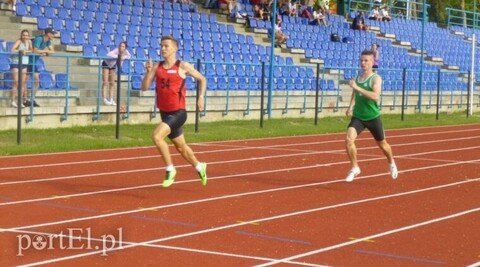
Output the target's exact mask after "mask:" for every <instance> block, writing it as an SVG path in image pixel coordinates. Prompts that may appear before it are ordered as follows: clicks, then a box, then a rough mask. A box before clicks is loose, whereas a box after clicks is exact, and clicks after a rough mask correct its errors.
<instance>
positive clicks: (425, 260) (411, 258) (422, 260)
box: [356, 249, 446, 265]
mask: <svg viewBox="0 0 480 267" xmlns="http://www.w3.org/2000/svg"><path fill="white" fill-rule="evenodd" d="M356 252H358V253H362V254H370V255H375V256H382V257H387V258H395V259H403V260H409V261H416V262H426V263H432V264H439V265H445V264H446V263H445V262H443V261H436V260H428V259H419V258H413V257H407V256H400V255H394V254H388V253H382V252H375V251H368V250H362V249H357V250H356Z"/></svg>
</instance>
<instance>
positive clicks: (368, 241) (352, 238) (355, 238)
mask: <svg viewBox="0 0 480 267" xmlns="http://www.w3.org/2000/svg"><path fill="white" fill-rule="evenodd" d="M348 239H350V240H357V239H359V238H358V237H349V238H348ZM363 242H366V243H375V242H376V241H375V240H370V239H367V240H363Z"/></svg>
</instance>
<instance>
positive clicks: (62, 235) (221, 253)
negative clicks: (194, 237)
mask: <svg viewBox="0 0 480 267" xmlns="http://www.w3.org/2000/svg"><path fill="white" fill-rule="evenodd" d="M0 232H2V231H1V229H0ZM12 233H13V232H12ZM14 233H23V234H29V235H41V236H50V235H56V236H57V237H62V238H63V239H68V240H76V241H77V240H78V241H81V240H84V241H87V242H88V241H91V242H99V243H103V242H106V243H109V244H112V240H109V239H105V240H104V239H100V238H95V237H84V236H81V235H80V236H78V235H76V236H70V235H66V234H58V233H57V234H54V233H47V232H38V231H19V232H14ZM123 244H126V245H135V244H138V243H136V242H129V241H126V240H122V245H123ZM144 247H149V248H158V249H168V250H176V251H184V252H193V253H201V254H209V255H215V256H222V257H233V258H240V259H251V260H258V261H272V260H275V259H273V258H269V257H260V256H250V255H244V254H235V253H227V252H219V251H212V250H204V249H194V248H187V247H178V246H168V245H157V244H145V245H144ZM110 251H111V250H108V249H107V250H106V252H107V253H109V252H110ZM287 263H289V264H295V265H300V266H316V267H328V266H325V265H319V264H313V263H307V262H296V261H290V262H287ZM37 265H39V263H30V264H25V265H19V266H37Z"/></svg>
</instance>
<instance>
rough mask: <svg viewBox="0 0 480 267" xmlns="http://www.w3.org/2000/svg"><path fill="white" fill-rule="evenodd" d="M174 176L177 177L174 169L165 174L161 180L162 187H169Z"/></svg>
mask: <svg viewBox="0 0 480 267" xmlns="http://www.w3.org/2000/svg"><path fill="white" fill-rule="evenodd" d="M175 175H177V170H176V169H175V168H174V169H173V170H172V171H169V172H167V173H166V174H165V178H163V184H162V186H163V187H169V186H171V185H172V184H173V182H174V181H175Z"/></svg>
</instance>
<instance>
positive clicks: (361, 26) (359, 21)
mask: <svg viewBox="0 0 480 267" xmlns="http://www.w3.org/2000/svg"><path fill="white" fill-rule="evenodd" d="M352 29H354V30H362V31H366V30H368V26H367V25H366V24H365V18H364V13H363V11H360V13H358V15H357V16H356V17H355V18H354V19H353V23H352Z"/></svg>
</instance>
